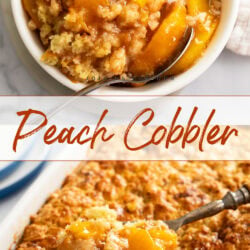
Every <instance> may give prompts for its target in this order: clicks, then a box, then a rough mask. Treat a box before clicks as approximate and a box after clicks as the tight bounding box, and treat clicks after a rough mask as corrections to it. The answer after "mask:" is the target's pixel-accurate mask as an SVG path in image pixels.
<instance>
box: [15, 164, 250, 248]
mask: <svg viewBox="0 0 250 250" xmlns="http://www.w3.org/2000/svg"><path fill="white" fill-rule="evenodd" d="M249 174H250V163H249V162H218V161H216V162H192V161H190V162H156V161H155V162H108V161H107V162H88V163H81V164H80V166H78V167H77V168H76V170H75V171H74V172H73V173H72V174H70V175H69V176H68V177H67V178H66V180H65V182H64V184H63V187H62V188H61V189H59V190H57V191H56V192H55V193H53V194H52V195H51V196H50V197H49V199H48V201H47V202H46V204H45V205H44V206H43V207H42V208H41V209H40V211H39V212H38V213H37V215H35V216H32V218H31V223H30V225H29V226H27V227H26V229H25V232H24V235H23V237H22V239H21V241H20V243H19V244H18V246H17V249H18V250H52V249H55V250H56V249H57V250H173V249H188V250H193V249H202V250H215V249H219V250H222V249H225V250H236V249H237V250H247V249H249V245H250V227H249V225H250V206H249V205H244V206H241V207H240V208H239V209H238V210H237V211H231V210H230V211H229V210H228V211H224V212H223V213H221V214H219V215H216V216H214V217H211V218H207V219H205V220H201V221H198V222H195V223H192V224H189V225H186V226H184V227H182V228H181V229H179V230H178V232H173V231H171V230H170V229H169V228H168V227H167V226H166V225H165V224H164V223H163V222H162V220H171V219H176V218H178V217H180V216H182V215H184V214H186V213H188V212H190V211H192V210H194V209H196V208H198V207H200V206H202V205H205V204H207V203H209V202H210V201H214V200H217V199H220V198H221V197H223V196H224V195H225V194H226V193H227V192H228V190H232V191H233V190H236V189H238V188H239V187H241V186H242V185H243V184H247V185H249Z"/></svg>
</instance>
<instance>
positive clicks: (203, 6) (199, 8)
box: [168, 0, 219, 75]
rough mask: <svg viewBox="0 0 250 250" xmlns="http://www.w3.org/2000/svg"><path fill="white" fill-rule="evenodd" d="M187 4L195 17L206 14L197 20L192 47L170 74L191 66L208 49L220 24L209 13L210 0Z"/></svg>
mask: <svg viewBox="0 0 250 250" xmlns="http://www.w3.org/2000/svg"><path fill="white" fill-rule="evenodd" d="M187 5H188V12H189V14H190V15H192V16H194V17H195V16H198V15H199V14H201V13H204V14H205V15H206V16H205V18H204V17H203V18H201V19H199V20H198V21H197V23H196V25H195V27H194V28H195V36H194V38H193V41H192V42H191V44H190V47H189V48H188V50H187V51H186V53H185V54H184V56H183V57H182V58H181V59H180V61H179V62H178V63H177V64H176V65H175V66H174V67H173V68H172V69H171V70H170V71H169V72H168V75H176V74H179V73H181V72H184V71H185V70H187V69H188V68H190V67H191V66H192V65H193V64H194V63H195V62H196V61H197V60H198V59H199V58H200V57H201V56H202V54H203V52H204V51H205V50H206V48H207V46H208V44H209V42H210V41H211V38H212V37H213V35H214V33H215V31H216V29H217V27H218V24H219V19H218V18H217V17H214V16H212V15H211V14H210V13H209V5H208V0H188V2H187Z"/></svg>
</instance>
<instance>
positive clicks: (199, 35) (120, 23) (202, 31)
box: [22, 0, 221, 82]
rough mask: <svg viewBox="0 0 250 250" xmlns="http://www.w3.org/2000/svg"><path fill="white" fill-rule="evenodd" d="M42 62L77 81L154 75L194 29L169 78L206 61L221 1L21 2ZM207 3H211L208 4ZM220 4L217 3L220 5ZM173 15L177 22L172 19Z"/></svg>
mask: <svg viewBox="0 0 250 250" xmlns="http://www.w3.org/2000/svg"><path fill="white" fill-rule="evenodd" d="M22 1H23V5H24V8H25V10H26V12H27V13H28V14H29V17H30V20H29V23H28V25H29V28H30V29H31V30H34V31H37V32H38V33H39V36H40V40H41V42H42V45H43V46H44V48H45V53H44V54H43V56H42V58H41V60H42V61H43V62H44V63H46V64H48V65H50V66H55V67H57V68H58V69H60V70H61V71H62V72H63V73H64V74H65V75H66V76H68V77H69V78H70V79H71V80H72V81H75V82H88V81H92V80H94V81H98V80H100V79H104V78H110V77H112V76H120V77H121V78H130V77H131V75H152V74H154V71H155V70H156V69H157V68H158V67H159V66H162V65H163V64H164V63H165V62H166V61H167V60H169V59H170V58H171V57H172V56H173V54H174V53H176V51H177V48H178V47H179V45H180V43H181V41H182V39H183V37H184V35H185V30H186V29H187V27H188V26H189V25H191V26H194V28H195V31H196V32H195V39H194V40H193V42H192V45H191V46H190V50H189V52H188V53H187V55H186V56H185V57H183V60H182V61H181V62H180V63H179V64H178V65H177V67H176V68H174V69H173V71H172V72H169V74H177V73H180V72H182V71H183V70H187V69H188V68H189V67H191V66H192V64H193V63H194V62H195V61H196V60H197V59H198V58H199V57H201V56H202V54H203V52H204V50H205V49H206V47H207V45H208V43H209V42H210V39H211V37H212V36H213V33H214V31H215V30H216V28H217V25H218V21H219V16H220V3H221V2H220V0H216V1H215V0H213V1H211V3H212V4H211V5H208V3H206V0H200V1H196V0H191V1H187V0H92V1H89V0H88V1H86V0H22ZM207 2H208V0H207ZM215 3H216V4H215ZM171 13H172V14H173V17H171Z"/></svg>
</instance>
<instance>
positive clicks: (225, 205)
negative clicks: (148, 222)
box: [164, 185, 250, 231]
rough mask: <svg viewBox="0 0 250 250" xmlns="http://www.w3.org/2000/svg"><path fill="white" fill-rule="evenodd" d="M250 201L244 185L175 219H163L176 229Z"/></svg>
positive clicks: (248, 190) (247, 189) (248, 189)
mask: <svg viewBox="0 0 250 250" xmlns="http://www.w3.org/2000/svg"><path fill="white" fill-rule="evenodd" d="M249 203H250V188H249V187H248V186H247V185H244V186H243V187H241V188H240V189H239V190H237V191H236V192H228V193H227V194H226V195H225V196H224V197H223V198H222V199H221V200H217V201H214V202H211V203H209V204H207V205H205V206H203V207H200V208H198V209H196V210H194V211H191V212H190V213H188V214H186V215H184V216H182V217H181V218H179V219H176V220H169V221H164V223H166V224H167V225H168V227H169V228H170V229H172V230H174V231H178V229H180V228H181V227H182V226H184V225H187V224H189V223H192V222H195V221H198V220H201V219H205V218H207V217H212V216H214V215H216V214H218V213H220V212H222V211H224V210H229V209H233V210H236V209H237V208H238V207H239V206H241V205H244V204H249Z"/></svg>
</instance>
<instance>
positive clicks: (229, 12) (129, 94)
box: [11, 0, 240, 102]
mask: <svg viewBox="0 0 250 250" xmlns="http://www.w3.org/2000/svg"><path fill="white" fill-rule="evenodd" d="M239 4H240V0H222V16H221V21H220V24H219V26H218V28H217V31H216V33H215V34H214V37H213V39H212V40H211V41H210V43H209V46H208V48H207V49H206V51H205V53H204V55H203V56H202V57H201V58H200V59H198V61H197V62H196V63H195V64H194V65H193V66H192V67H191V68H190V69H188V70H187V71H185V72H183V73H181V74H179V75H177V76H175V77H174V78H169V79H166V80H162V81H159V82H157V83H154V84H151V85H145V86H143V87H139V88H126V89H125V88H120V87H104V88H102V89H99V90H97V91H95V92H94V93H92V94H90V96H92V97H94V98H97V99H101V100H105V101H108V100H109V96H112V97H117V98H113V101H115V102H138V101H145V100H153V99H156V98H159V97H162V96H166V95H169V94H173V93H174V92H176V91H178V90H180V89H182V88H183V87H185V86H187V85H188V84H190V83H192V82H193V81H194V80H195V79H197V78H198V77H199V76H200V75H202V74H203V73H204V72H205V71H206V70H207V69H208V68H209V67H210V66H211V65H212V64H213V63H214V61H215V60H216V59H217V58H218V56H219V55H220V54H221V52H222V50H223V49H224V48H225V46H226V43H227V41H228V40H229V38H230V35H231V33H232V31H233V28H234V25H235V23H236V20H237V16H238V9H239ZM11 9H12V14H13V17H14V21H15V24H16V27H17V30H18V33H19V35H20V37H21V39H22V41H23V42H24V45H25V47H26V48H27V50H28V51H29V53H30V54H31V55H32V57H33V58H34V59H35V61H36V62H37V63H38V64H39V65H40V66H41V67H42V68H43V70H44V71H45V72H46V73H48V74H49V75H50V76H52V77H53V78H54V79H55V80H57V81H58V82H59V83H61V84H62V85H64V86H66V87H67V88H69V89H71V90H73V91H78V90H80V89H81V88H82V87H83V86H85V85H84V84H82V83H76V84H75V83H72V82H71V81H70V80H69V79H68V78H67V77H66V76H65V75H64V74H63V73H62V72H61V71H60V70H59V69H57V68H56V67H52V66H48V65H46V64H45V63H43V62H41V60H40V58H41V56H42V54H43V52H44V49H43V48H42V45H41V42H40V40H39V38H38V36H37V35H36V34H35V33H34V32H33V31H31V30H30V29H29V28H28V25H27V16H26V13H25V11H24V9H23V6H22V0H11ZM121 96H122V97H125V98H119V97H121ZM140 96H141V97H144V98H142V99H141V98H138V97H140Z"/></svg>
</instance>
